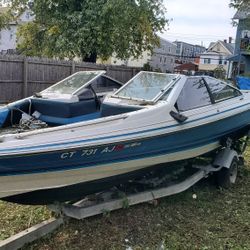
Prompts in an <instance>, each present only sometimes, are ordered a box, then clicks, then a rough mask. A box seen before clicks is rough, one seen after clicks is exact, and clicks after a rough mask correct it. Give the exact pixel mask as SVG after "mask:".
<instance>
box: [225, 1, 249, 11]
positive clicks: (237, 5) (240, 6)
mask: <svg viewBox="0 0 250 250" xmlns="http://www.w3.org/2000/svg"><path fill="white" fill-rule="evenodd" d="M230 6H231V7H233V8H236V9H239V10H245V9H246V8H249V6H250V0H231V2H230Z"/></svg>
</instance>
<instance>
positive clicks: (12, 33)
mask: <svg viewBox="0 0 250 250" xmlns="http://www.w3.org/2000/svg"><path fill="white" fill-rule="evenodd" d="M13 36H14V31H13V30H10V41H11V40H12V39H13Z"/></svg>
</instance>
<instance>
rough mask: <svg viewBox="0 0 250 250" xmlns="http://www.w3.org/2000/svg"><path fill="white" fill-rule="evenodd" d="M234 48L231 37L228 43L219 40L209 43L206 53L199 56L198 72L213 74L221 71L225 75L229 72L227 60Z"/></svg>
mask: <svg viewBox="0 0 250 250" xmlns="http://www.w3.org/2000/svg"><path fill="white" fill-rule="evenodd" d="M234 46H235V45H234V44H233V43H232V38H231V37H230V38H229V42H227V40H224V41H220V40H219V41H217V42H213V43H211V44H210V45H209V47H208V49H207V51H206V52H204V53H202V54H200V62H199V71H202V72H211V73H213V72H214V71H215V70H217V69H221V70H223V71H224V72H225V74H226V73H228V72H229V71H230V68H229V63H228V58H229V57H230V56H232V55H233V53H234ZM225 76H226V75H225Z"/></svg>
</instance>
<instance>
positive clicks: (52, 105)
mask: <svg viewBox="0 0 250 250" xmlns="http://www.w3.org/2000/svg"><path fill="white" fill-rule="evenodd" d="M98 110H99V107H98V105H97V103H96V100H95V98H90V99H84V100H82V101H79V102H74V103H68V102H59V101H54V100H47V99H39V98H33V99H32V113H33V112H35V111H38V112H39V113H41V114H42V115H46V116H52V117H60V118H71V117H76V116H81V115H86V114H90V113H94V112H97V111H98Z"/></svg>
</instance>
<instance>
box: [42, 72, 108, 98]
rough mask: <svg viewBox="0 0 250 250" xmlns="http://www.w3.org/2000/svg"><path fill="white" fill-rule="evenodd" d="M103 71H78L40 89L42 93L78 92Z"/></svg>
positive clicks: (71, 93)
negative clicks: (42, 89)
mask: <svg viewBox="0 0 250 250" xmlns="http://www.w3.org/2000/svg"><path fill="white" fill-rule="evenodd" d="M104 73H105V71H80V72H77V73H75V74H73V75H71V76H69V77H67V78H66V79H64V80H62V81H60V82H58V83H56V84H55V85H53V86H51V87H49V88H47V89H45V90H44V91H42V92H41V93H42V94H51V93H53V94H70V95H73V94H74V93H76V92H78V91H79V90H80V89H82V88H83V87H84V86H85V85H88V83H90V82H91V81H93V80H94V79H95V78H97V77H98V76H100V75H102V74H104Z"/></svg>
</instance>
